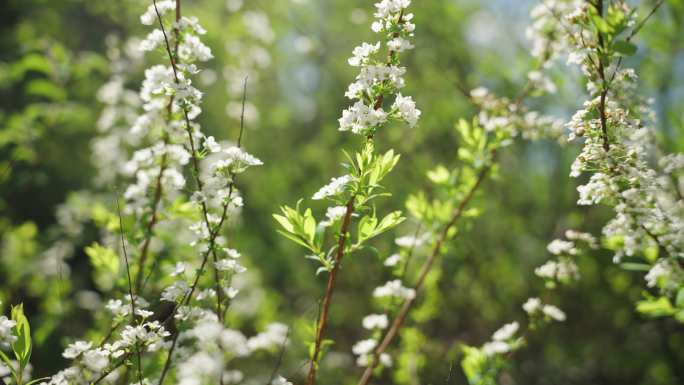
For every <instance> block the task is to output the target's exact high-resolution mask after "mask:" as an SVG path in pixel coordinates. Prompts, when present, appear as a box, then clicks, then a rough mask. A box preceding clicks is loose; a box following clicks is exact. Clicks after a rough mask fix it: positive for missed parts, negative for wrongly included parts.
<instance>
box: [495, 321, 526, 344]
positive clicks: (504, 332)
mask: <svg viewBox="0 0 684 385" xmlns="http://www.w3.org/2000/svg"><path fill="white" fill-rule="evenodd" d="M519 328H520V325H519V324H518V323H517V322H511V323H509V324H506V325H504V326H502V327H501V328H500V329H499V330H497V331H496V332H494V334H493V335H492V339H493V340H494V341H506V340H508V339H511V338H512V337H513V335H514V334H515V333H516V332H517V331H518V329H519Z"/></svg>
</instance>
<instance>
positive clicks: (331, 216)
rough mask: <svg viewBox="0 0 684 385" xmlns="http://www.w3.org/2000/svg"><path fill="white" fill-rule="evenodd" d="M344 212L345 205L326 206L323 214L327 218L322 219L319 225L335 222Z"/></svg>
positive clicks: (329, 224)
mask: <svg viewBox="0 0 684 385" xmlns="http://www.w3.org/2000/svg"><path fill="white" fill-rule="evenodd" d="M346 213H347V208H346V207H345V206H334V207H328V209H327V210H326V212H325V216H326V218H328V219H327V220H325V221H322V222H321V223H320V225H321V226H323V227H328V226H332V225H333V224H334V223H335V222H337V221H338V220H340V219H342V218H343V217H344V215H345V214H346Z"/></svg>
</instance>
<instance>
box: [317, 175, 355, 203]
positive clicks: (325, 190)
mask: <svg viewBox="0 0 684 385" xmlns="http://www.w3.org/2000/svg"><path fill="white" fill-rule="evenodd" d="M352 180H353V177H352V176H351V175H343V176H341V177H338V178H332V179H330V183H328V184H327V185H325V186H323V187H321V189H320V190H318V191H317V192H316V193H315V194H314V195H313V197H312V198H311V199H314V200H321V199H324V198H328V197H332V196H336V195H339V194H341V193H342V192H343V191H344V188H345V187H346V186H347V184H348V183H349V182H351V181H352Z"/></svg>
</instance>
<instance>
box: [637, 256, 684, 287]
mask: <svg viewBox="0 0 684 385" xmlns="http://www.w3.org/2000/svg"><path fill="white" fill-rule="evenodd" d="M678 270H679V269H678V267H677V265H676V264H675V263H674V262H672V261H671V260H669V259H664V258H661V259H660V260H658V262H656V263H655V264H654V265H653V267H651V269H650V270H649V271H648V273H647V274H646V276H645V277H644V279H646V285H647V286H648V287H657V286H658V284H659V283H662V282H667V281H668V280H670V279H672V278H673V277H675V276H676V274H677V271H678Z"/></svg>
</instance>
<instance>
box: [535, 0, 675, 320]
mask: <svg viewBox="0 0 684 385" xmlns="http://www.w3.org/2000/svg"><path fill="white" fill-rule="evenodd" d="M553 3H554V4H555V3H564V5H563V6H562V7H565V8H567V7H571V12H567V13H560V11H561V10H560V9H557V8H554V6H551V7H548V10H549V11H548V13H547V15H546V22H548V23H555V24H556V25H557V26H556V28H557V29H558V30H559V31H560V32H561V34H562V36H563V39H564V47H565V49H567V52H568V56H569V60H568V64H572V65H578V66H579V68H580V69H581V71H582V73H583V74H584V76H585V77H586V80H587V92H588V94H589V99H588V100H587V101H585V102H584V105H583V108H582V109H580V110H578V111H577V112H576V113H575V114H574V115H573V117H572V119H571V120H570V121H569V122H568V123H567V127H568V128H569V129H570V135H569V139H570V140H582V141H583V146H582V151H581V153H580V154H579V155H578V156H577V158H576V159H575V161H574V163H573V165H572V170H571V173H570V175H571V176H573V177H579V176H580V175H582V174H584V173H586V174H588V175H589V180H588V182H587V183H585V184H583V185H581V186H579V187H578V189H577V190H578V192H579V199H578V201H577V203H578V204H580V205H597V204H605V205H608V206H610V207H612V208H613V210H614V212H615V217H614V218H613V219H612V220H610V221H609V222H608V223H607V224H606V225H605V226H604V228H603V235H604V239H605V240H606V244H607V245H608V246H609V247H610V248H611V249H613V250H614V251H615V256H614V261H615V262H616V263H621V262H629V263H630V264H637V265H641V266H643V267H645V268H646V269H649V268H650V269H651V271H650V272H649V274H647V276H646V279H647V281H648V282H647V283H648V285H649V286H650V287H657V288H659V289H660V290H661V294H663V295H666V296H667V295H671V294H672V293H674V290H675V289H677V288H680V287H684V281H682V274H681V273H680V272H681V267H682V266H681V264H680V260H681V258H682V257H684V236H682V234H684V219H683V218H684V205H683V204H682V200H681V193H680V190H679V189H680V188H681V186H680V185H679V184H678V183H677V178H676V177H675V178H674V179H672V178H671V177H670V176H668V173H669V172H672V171H674V170H676V169H677V167H678V166H677V163H678V162H677V160H678V159H681V154H672V155H669V156H665V157H663V158H662V160H661V161H660V162H659V163H660V164H661V166H662V168H663V169H662V171H661V170H659V169H658V168H657V167H656V166H655V165H654V164H653V163H652V157H653V156H654V154H656V153H657V151H656V149H655V146H654V141H653V137H654V135H653V122H654V113H653V111H652V109H651V107H650V102H649V101H648V100H644V99H643V98H642V97H640V96H639V94H638V93H637V80H638V77H637V74H636V73H635V71H634V70H632V69H630V68H624V67H623V65H622V64H623V58H624V57H626V56H630V55H632V54H634V52H635V51H636V50H637V47H636V46H635V45H634V44H633V43H631V41H630V40H631V39H632V38H633V36H634V35H635V34H636V33H637V32H638V30H639V28H640V27H638V26H637V19H636V17H637V16H636V12H634V10H633V9H632V8H631V7H630V6H629V5H628V4H627V2H625V1H616V2H612V3H611V4H610V5H608V6H606V7H603V8H599V7H598V6H596V5H591V4H588V3H582V4H577V3H575V2H571V1H568V2H553ZM673 181H674V182H675V183H673ZM632 266H634V265H632ZM656 277H657V278H656ZM668 301H669V300H667V299H665V303H668ZM673 313H674V310H673V309H672V308H668V309H665V311H662V312H660V314H673Z"/></svg>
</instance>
